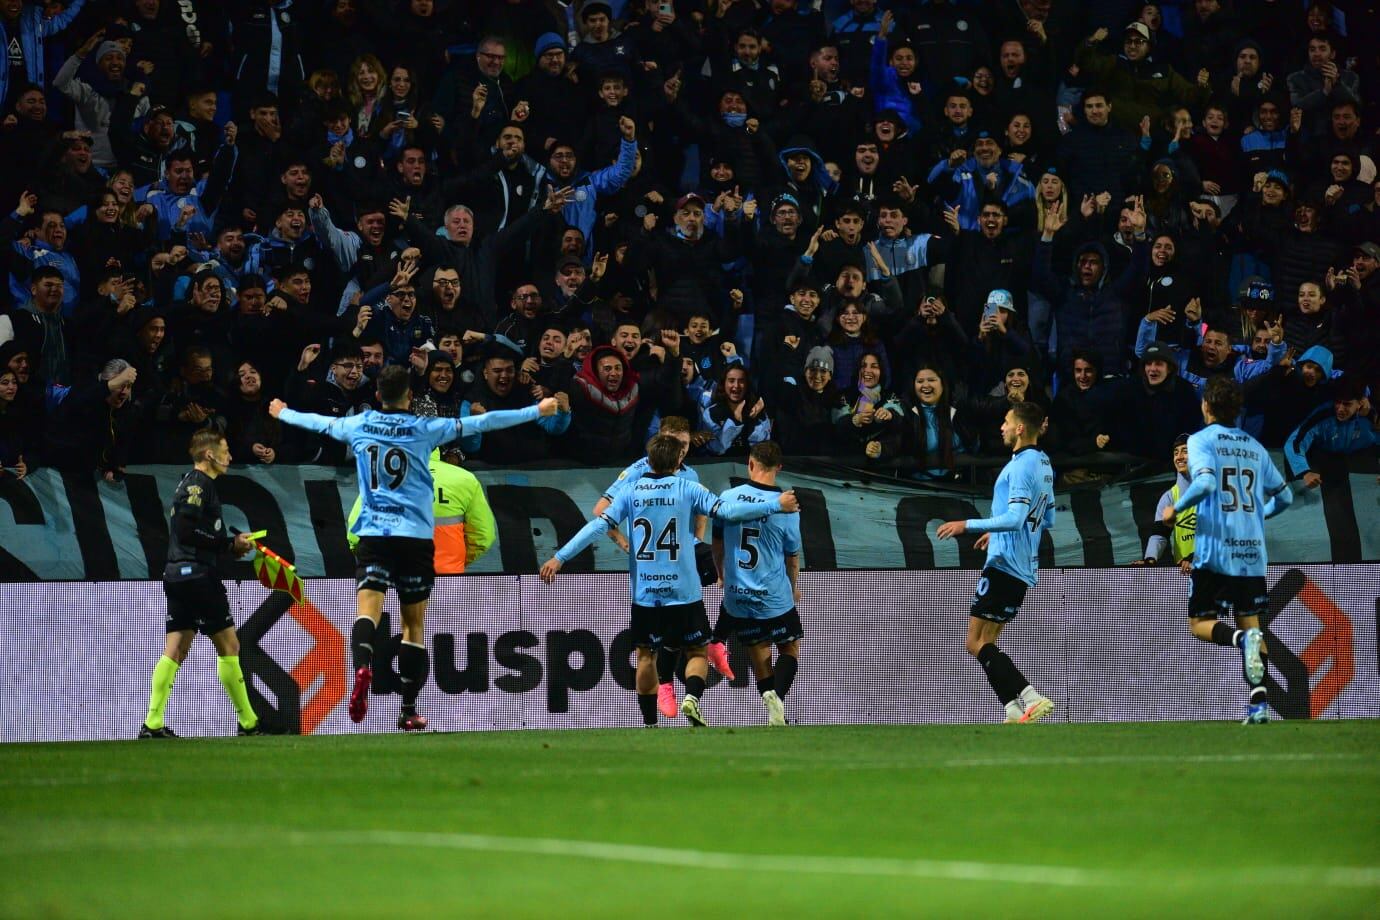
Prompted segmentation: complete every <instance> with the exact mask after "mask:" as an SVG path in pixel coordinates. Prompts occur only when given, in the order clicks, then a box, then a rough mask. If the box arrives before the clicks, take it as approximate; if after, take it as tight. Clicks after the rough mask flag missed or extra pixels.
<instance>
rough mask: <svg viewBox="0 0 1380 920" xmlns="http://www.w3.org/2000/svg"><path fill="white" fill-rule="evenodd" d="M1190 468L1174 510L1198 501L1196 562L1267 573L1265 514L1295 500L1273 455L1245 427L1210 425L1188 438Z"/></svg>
mask: <svg viewBox="0 0 1380 920" xmlns="http://www.w3.org/2000/svg"><path fill="white" fill-rule="evenodd" d="M1188 472H1189V474H1190V475H1191V476H1192V477H1193V482H1192V483H1191V484H1190V485H1189V487H1188V489H1187V490H1185V491H1184V492H1182V493H1181V494H1180V495H1179V500H1178V501H1177V502H1175V503H1174V510H1175V511H1183V510H1184V509H1185V508H1192V507H1193V506H1194V505H1197V506H1198V522H1197V530H1196V532H1195V534H1194V543H1193V567H1194V568H1195V569H1206V570H1208V571H1209V572H1216V573H1217V574H1219V575H1234V576H1238V577H1248V576H1249V577H1263V576H1264V575H1265V566H1266V565H1267V564H1268V561H1269V560H1268V559H1267V558H1266V555H1265V519H1266V518H1269V517H1274V516H1275V515H1276V514H1279V513H1280V512H1281V511H1283V510H1284V509H1285V508H1287V507H1289V505H1290V503H1291V502H1292V501H1293V500H1294V495H1293V493H1292V492H1290V491H1289V486H1288V485H1287V484H1286V483H1285V481H1284V477H1283V476H1282V475H1280V472H1279V469H1278V468H1277V467H1276V466H1275V464H1274V461H1273V460H1271V459H1270V455H1269V454H1268V453H1267V452H1266V451H1265V448H1263V447H1261V446H1260V442H1259V441H1257V440H1256V439H1255V438H1253V437H1251V436H1250V435H1248V434H1246V432H1244V431H1242V430H1241V429H1240V428H1227V427H1225V426H1223V425H1215V424H1214V425H1209V426H1207V427H1206V428H1204V429H1203V430H1202V431H1199V432H1198V433H1197V434H1194V435H1193V436H1192V437H1190V438H1189V439H1188Z"/></svg>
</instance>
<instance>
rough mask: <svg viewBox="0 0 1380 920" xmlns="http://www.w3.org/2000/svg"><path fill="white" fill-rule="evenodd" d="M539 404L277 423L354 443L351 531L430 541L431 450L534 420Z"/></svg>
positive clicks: (300, 416) (286, 414)
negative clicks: (447, 414)
mask: <svg viewBox="0 0 1380 920" xmlns="http://www.w3.org/2000/svg"><path fill="white" fill-rule="evenodd" d="M540 414H541V413H540V410H539V409H538V407H537V406H528V407H526V408H525V409H513V410H505V411H494V412H485V413H484V414H482V415H472V416H469V417H467V418H462V419H454V418H435V417H426V418H423V417H421V416H416V415H412V414H410V413H407V412H401V411H393V412H390V411H388V410H386V409H384V410H379V409H369V410H367V411H365V412H362V413H360V414H359V415H351V416H347V417H345V418H331V417H329V416H324V415H314V414H312V413H310V412H297V411H295V410H293V409H284V410H283V411H282V412H281V413H280V414H279V416H278V418H279V421H281V422H283V423H284V424H287V425H295V426H296V427H298V428H305V429H307V430H308V431H315V432H319V433H320V434H324V435H326V436H327V437H329V438H333V439H334V440H337V441H343V442H345V443H346V444H348V445H350V449H351V450H353V451H354V454H355V467H356V470H357V472H358V473H359V497H360V512H359V518H358V519H357V520H356V521H355V523H354V526H353V527H351V528H350V532H351V533H353V534H355V535H356V536H360V537H411V538H414V539H419V540H430V539H431V538H432V532H433V531H434V530H435V519H434V516H433V512H432V496H431V489H432V479H431V469H430V467H429V466H428V464H427V461H428V459H429V458H430V457H431V452H432V451H433V450H434V449H436V448H437V447H440V446H441V445H442V444H446V443H448V442H450V441H454V440H455V439H456V438H457V437H463V436H465V435H469V434H481V433H483V432H486V431H497V430H498V429H500V428H509V427H512V426H514V425H519V424H522V423H523V422H531V421H536V419H537V418H538V417H539V416H540Z"/></svg>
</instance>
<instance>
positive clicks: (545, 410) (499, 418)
mask: <svg viewBox="0 0 1380 920" xmlns="http://www.w3.org/2000/svg"><path fill="white" fill-rule="evenodd" d="M378 396H379V401H380V403H382V406H383V408H382V409H378V410H373V409H371V410H369V411H367V412H362V413H360V414H359V415H351V416H347V417H346V418H331V417H329V416H324V415H313V414H311V413H309V412H295V411H293V410H292V409H289V408H288V407H287V406H286V405H285V404H284V403H283V401H282V400H280V399H275V400H274V401H273V402H272V403H271V404H270V405H269V409H268V411H269V414H270V415H272V416H273V417H274V418H276V419H278V420H279V421H280V422H283V423H284V424H287V425H294V426H296V427H298V428H305V429H307V430H309V431H316V432H319V433H321V434H324V435H326V436H327V437H329V438H333V439H335V440H337V441H343V442H345V443H346V444H348V445H350V448H351V449H352V450H353V451H354V454H355V467H356V470H357V472H358V473H359V500H360V512H359V517H358V518H357V519H356V520H355V522H354V524H353V525H352V526H351V528H350V532H351V533H353V534H355V535H356V536H358V537H359V544H358V545H357V546H356V548H355V599H356V602H357V605H358V608H357V609H358V614H357V616H356V618H355V624H354V627H353V628H352V629H351V630H350V650H351V652H352V657H353V659H354V674H355V678H354V687H353V689H352V690H351V692H350V718H351V719H352V720H354V721H355V722H362V721H363V720H364V717H365V715H366V714H367V713H368V710H369V687H370V685H371V684H372V682H373V677H374V669H373V656H374V633H375V631H376V630H377V627H378V623H379V619H380V618H381V617H382V616H383V598H384V595H385V594H386V593H387V592H388V590H389V589H390V588H391V589H393V590H395V591H397V593H398V600H399V602H400V603H401V608H402V609H401V613H402V627H403V636H402V646H401V648H400V649H399V650H398V674H399V676H400V677H401V678H402V713H401V715H399V716H398V728H401V729H402V730H403V731H420V730H422V729H424V728H426V724H427V722H426V718H425V717H423V716H421V715H419V714H418V713H417V694H418V693H419V692H421V689H422V686H423V685H424V684H426V679H427V674H428V672H429V671H430V667H431V662H430V660H429V658H428V656H427V651H426V638H425V634H424V629H425V619H426V605H427V601H428V600H429V599H430V598H431V589H432V585H433V583H434V581H435V578H436V569H435V548H434V544H433V542H432V531H433V530H434V528H435V517H434V513H433V510H432V494H431V490H432V486H433V482H432V476H431V469H430V467H429V466H428V462H427V461H428V459H429V458H430V456H431V452H432V451H433V450H434V449H436V448H437V447H440V446H441V445H442V444H445V443H447V442H449V441H453V440H455V439H457V438H460V437H463V436H465V435H468V434H479V433H483V432H486V431H496V430H498V429H500V428H511V427H512V426H514V425H520V424H522V423H524V422H531V421H536V419H537V418H538V416H547V415H554V414H555V413H556V400H555V399H543V400H542V401H541V402H540V403H538V404H537V405H535V406H528V407H527V408H525V409H517V410H513V411H506V412H485V413H484V414H483V415H479V416H470V417H468V418H462V419H453V418H434V417H432V418H420V417H418V416H415V415H413V414H411V412H410V409H411V407H412V387H411V381H410V380H409V373H408V369H407V368H405V367H399V366H396V365H394V366H391V367H385V368H384V369H383V371H382V372H381V373H380V374H379V380H378Z"/></svg>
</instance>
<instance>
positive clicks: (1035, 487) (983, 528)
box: [967, 447, 1054, 585]
mask: <svg viewBox="0 0 1380 920" xmlns="http://www.w3.org/2000/svg"><path fill="white" fill-rule="evenodd" d="M967 524H968V532H969V533H990V534H991V535H992V538H991V540H990V541H988V543H987V563H986V564H987V565H989V566H991V567H992V568H994V569H998V570H1000V571H1002V572H1005V573H1006V574H1008V575H1010V576H1011V577H1012V578H1019V579H1020V580H1021V581H1023V582H1025V583H1026V584H1027V585H1033V584H1035V583H1036V582H1037V581H1038V580H1039V576H1038V575H1037V574H1036V570H1037V569H1039V567H1040V535H1041V534H1043V533H1044V532H1045V531H1046V530H1048V529H1050V528H1051V527H1053V526H1054V468H1053V467H1052V466H1050V465H1049V457H1047V456H1045V453H1044V451H1042V450H1040V449H1039V448H1037V447H1022V448H1021V449H1020V450H1018V451H1016V453H1015V454H1013V455H1012V457H1011V460H1010V461H1009V462H1008V463H1007V464H1006V466H1005V467H1003V468H1002V471H1001V475H1000V476H998V477H997V485H996V488H995V489H993V491H992V516H991V517H989V518H982V519H981V520H971V521H968V522H967Z"/></svg>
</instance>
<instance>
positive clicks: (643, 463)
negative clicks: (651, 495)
mask: <svg viewBox="0 0 1380 920" xmlns="http://www.w3.org/2000/svg"><path fill="white" fill-rule="evenodd" d="M651 472H652V461H650V460H648V459H647V458H646V457H643V458H642V459H641V460H637V461H635V462H634V463H633V464H632V465H630V466H629V467H628V468H627V469H625V470H624V471H623V472H621V473H619V474H618V478H617V479H615V480H614V481H613V482H611V483H609V487H608V488H607V489H605V490H604V498H606V499H608V500H609V501H613V499H614V497H615V496H617V495H618V493H619V492H620V491H621V490H623V489H626V488H628V487H629V486H631V485H633V484H634V483H635V482H637V481H638V480H639V479H641V478H642V477H643V476H649V475H651ZM675 474H676V475H677V476H679V477H680V478H681V479H688V480H690V481H691V482H699V481H700V474H699V473H696V472H695V471H694V470H692V469H691V468H690V467H688V466H683V465H682V466H681V468H680V469H678V470H676V473H675Z"/></svg>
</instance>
